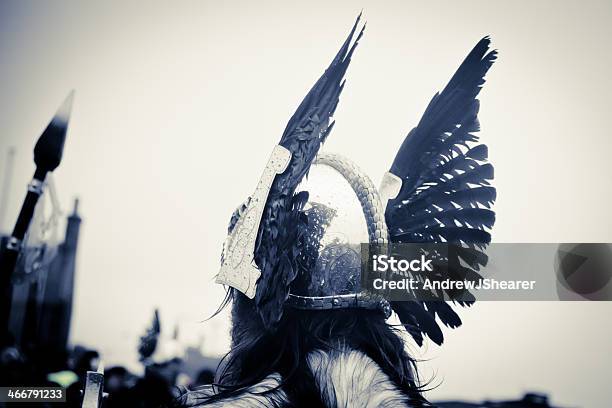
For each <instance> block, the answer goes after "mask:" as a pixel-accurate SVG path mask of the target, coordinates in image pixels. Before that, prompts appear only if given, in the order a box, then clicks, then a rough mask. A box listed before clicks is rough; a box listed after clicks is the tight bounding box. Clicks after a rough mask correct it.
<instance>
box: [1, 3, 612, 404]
mask: <svg viewBox="0 0 612 408" xmlns="http://www.w3.org/2000/svg"><path fill="white" fill-rule="evenodd" d="M362 8H363V10H364V18H365V19H366V20H367V22H368V25H367V29H366V33H365V36H364V38H363V40H362V41H361V44H360V46H359V48H358V50H357V52H356V54H355V56H354V58H353V62H352V65H351V67H350V68H349V72H348V74H347V78H348V81H347V85H346V88H345V91H344V93H343V95H342V98H341V102H340V105H339V108H338V110H337V113H336V120H337V124H336V127H335V129H334V131H333V133H332V135H331V136H330V138H329V139H328V142H327V143H326V145H325V146H324V149H325V150H326V151H330V152H339V153H342V154H344V155H346V156H349V157H350V158H351V159H353V160H354V161H355V162H356V163H358V164H359V165H360V166H361V167H362V168H363V169H364V170H365V171H366V172H367V173H368V174H369V175H370V177H371V178H372V179H373V180H374V181H375V182H376V183H378V181H379V180H380V178H381V177H382V174H383V173H384V172H385V171H386V170H387V169H388V167H389V165H390V163H391V160H392V158H393V157H394V155H395V153H396V151H397V148H398V147H399V145H400V143H401V141H402V140H403V137H404V136H405V134H406V133H407V132H408V130H410V128H411V127H412V126H414V125H415V124H416V123H417V121H418V118H419V117H420V115H421V113H422V112H423V110H424V108H425V107H426V105H427V103H428V102H429V100H430V99H431V97H432V96H433V94H434V93H435V92H436V91H438V90H440V89H442V87H443V86H444V85H445V84H446V82H447V81H448V79H449V78H450V76H451V74H452V73H453V72H454V70H455V69H456V68H457V66H458V65H459V63H460V62H461V60H462V59H463V58H464V56H465V55H466V53H467V52H468V51H469V50H470V49H471V47H472V46H473V45H474V44H475V43H476V42H477V41H478V40H479V39H480V38H481V37H483V36H485V35H491V37H492V40H493V46H494V47H496V48H498V49H499V52H500V58H499V61H498V62H497V63H496V64H495V65H494V67H493V68H492V70H491V72H490V74H489V76H488V82H487V84H486V86H485V89H484V91H483V92H482V93H481V103H482V108H481V112H480V119H481V124H482V129H483V131H482V132H481V136H482V140H483V141H485V142H486V143H487V144H488V145H489V152H490V158H491V161H492V163H493V164H494V165H495V168H496V179H495V185H496V187H497V189H498V201H497V203H496V205H495V209H496V212H497V223H496V225H495V229H494V232H493V237H494V241H496V242H612V213H610V212H609V211H606V207H607V204H608V203H609V202H610V200H611V199H612V183H610V181H609V175H610V172H611V170H612V164H611V161H610V158H609V157H610V151H611V148H612V142H611V140H610V135H609V130H608V129H609V123H608V117H609V95H610V94H612V80H611V79H610V76H609V67H610V64H611V63H612V51H610V46H609V43H610V40H612V35H611V34H612V27H611V26H610V21H612V20H611V18H612V3H609V2H607V1H586V2H576V1H563V2H561V1H542V0H538V1H505V2H501V1H497V2H491V1H484V0H483V1H464V2H454V1H450V0H448V1H433V2H427V5H425V3H423V2H413V1H397V2H392V1H387V2H376V1H352V2H334V3H333V5H332V4H331V3H329V2H326V1H322V0H321V1H319V0H317V1H309V2H300V3H298V2H281V1H275V2H258V3H257V5H255V4H254V3H253V2H246V1H245V2H223V3H222V2H212V1H180V2H151V1H146V2H145V1H142V2H134V1H122V2H97V4H96V3H93V2H79V1H48V2H36V1H7V0H1V1H0V55H2V58H1V60H0V89H2V94H1V96H0V128H1V133H0V134H1V136H0V154H2V156H0V157H2V158H1V159H0V160H1V161H2V162H4V155H5V153H6V151H7V150H8V148H9V146H14V147H15V148H16V149H17V155H16V157H15V159H16V164H15V168H14V177H13V180H12V188H11V195H10V200H9V209H8V212H7V220H9V221H10V223H12V222H14V219H15V217H16V214H17V211H18V207H19V205H20V203H21V200H22V198H23V194H24V193H25V186H26V184H27V182H28V180H29V178H30V177H31V174H32V173H33V169H34V168H33V163H32V160H31V157H32V155H31V150H32V148H33V145H34V142H35V140H36V138H37V137H38V135H39V134H40V133H41V131H42V129H43V128H44V126H45V125H46V124H47V122H48V121H49V119H50V118H51V116H52V114H53V112H54V111H55V110H56V108H57V107H58V106H59V104H60V103H61V101H62V100H63V98H64V97H65V96H66V94H67V93H68V92H69V90H71V89H75V90H76V97H75V102H74V109H73V114H72V119H71V123H70V129H69V133H68V139H67V142H66V149H65V152H64V161H63V162H62V164H61V166H60V168H59V169H58V170H57V171H56V174H55V183H56V185H57V189H58V193H59V198H60V201H61V203H62V205H63V207H64V209H65V210H68V209H70V207H71V201H72V198H73V197H75V196H79V197H80V198H81V203H82V205H81V214H82V216H83V218H84V222H83V225H82V235H81V241H80V248H79V253H78V272H77V278H76V279H77V282H76V285H77V286H76V293H75V305H74V315H73V330H72V333H71V341H72V342H73V343H79V344H86V345H88V346H91V347H95V348H96V349H98V350H100V351H101V352H102V354H103V358H104V359H105V361H106V364H107V366H108V365H112V364H118V363H121V364H127V365H130V366H131V367H134V366H135V365H137V364H136V345H137V341H138V336H139V335H140V334H142V332H143V330H144V328H145V326H146V325H148V324H149V321H150V318H151V315H152V311H153V308H154V307H156V306H158V307H160V309H161V315H162V320H163V323H164V325H165V328H166V329H167V331H170V330H171V328H172V326H173V325H174V324H175V323H178V324H180V327H181V333H182V338H183V339H184V340H185V341H187V342H195V341H197V339H198V338H200V337H201V336H203V338H204V344H205V348H206V350H207V351H208V352H210V353H212V354H220V353H223V352H225V351H226V350H227V342H228V336H227V329H228V327H229V326H228V322H227V319H226V318H224V317H219V318H216V319H213V320H211V321H208V322H205V323H202V322H201V320H202V319H204V318H205V317H206V316H207V315H209V314H210V313H212V312H213V311H214V310H215V308H216V306H217V305H218V304H219V302H220V301H221V299H222V296H223V290H222V288H220V287H218V286H217V285H215V284H214V283H213V281H212V280H213V276H214V274H215V273H216V272H217V271H218V267H219V256H220V250H221V246H222V242H223V240H224V238H225V233H226V226H227V221H228V219H229V216H230V215H231V213H232V211H233V209H234V208H235V207H236V206H237V205H238V204H240V203H241V202H242V201H243V200H244V199H245V198H246V197H247V196H248V195H249V194H250V193H251V192H252V190H253V189H254V187H255V185H256V183H257V180H258V177H259V175H260V173H261V171H262V169H263V167H264V165H265V162H266V160H267V159H268V157H269V154H270V152H271V149H272V147H273V146H274V145H275V144H276V143H277V142H278V140H279V138H280V135H281V133H282V131H283V129H284V127H285V125H286V123H287V120H288V119H289V117H290V116H291V114H292V113H293V112H294V110H295V108H296V107H297V105H298V104H299V102H300V101H301V99H302V97H303V96H304V95H305V94H306V92H307V90H308V89H309V88H310V86H311V85H312V84H313V83H314V81H315V80H316V79H317V78H318V76H319V75H320V74H321V72H322V71H323V69H324V68H325V67H326V66H327V65H328V64H329V61H330V60H331V58H332V56H333V55H334V54H335V52H336V50H337V49H338V47H339V45H340V44H341V42H342V41H343V40H344V38H345V36H346V34H347V33H348V30H349V29H350V26H351V25H352V23H353V21H354V18H355V16H356V15H357V13H358V12H359V11H360V10H361V9H362ZM3 167H4V166H0V171H3ZM0 179H1V177H0ZM0 227H1V228H3V229H4V230H6V229H8V228H9V226H8V225H2V226H0ZM611 312H612V304H610V303H561V302H557V303H546V302H531V303H518V302H515V303H501V302H497V303H494V302H488V303H481V304H477V305H476V306H475V307H473V308H471V309H469V310H463V311H462V312H461V316H462V319H463V320H464V325H463V326H462V327H461V328H460V329H457V330H454V331H447V332H446V342H445V344H444V346H443V347H441V348H438V347H436V346H433V345H429V346H428V347H425V348H424V349H423V350H420V351H417V350H415V354H416V355H417V356H419V357H422V358H424V359H426V360H427V361H426V362H425V363H423V365H422V373H423V376H424V377H425V378H429V377H431V376H432V375H435V379H434V384H440V385H439V387H438V388H436V389H435V390H434V391H431V392H430V393H429V397H430V398H431V399H443V398H455V397H457V398H473V399H482V398H486V397H488V398H501V397H519V396H520V395H522V393H523V392H524V391H528V390H535V391H542V392H548V393H550V394H551V395H552V399H553V403H557V404H559V405H563V406H574V407H576V406H584V407H605V406H608V405H609V404H608V403H607V399H608V397H609V384H608V382H609V378H611V376H612V369H611V368H610V365H611V364H612V357H611V355H612V345H611V344H612V342H611V341H610V336H611V335H612V329H611V328H610V318H609V316H610V313H611ZM415 347H416V346H415Z"/></svg>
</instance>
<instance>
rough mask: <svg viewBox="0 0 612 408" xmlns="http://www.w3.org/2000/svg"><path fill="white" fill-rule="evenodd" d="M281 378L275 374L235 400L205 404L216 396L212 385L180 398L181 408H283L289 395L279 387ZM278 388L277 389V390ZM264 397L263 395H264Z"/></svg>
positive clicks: (228, 399) (229, 399) (227, 399)
mask: <svg viewBox="0 0 612 408" xmlns="http://www.w3.org/2000/svg"><path fill="white" fill-rule="evenodd" d="M280 381H281V377H280V375H279V374H277V373H274V374H271V375H269V376H268V377H266V378H265V379H264V380H263V381H262V382H260V383H258V384H255V385H253V386H251V387H249V388H248V389H247V390H246V391H245V392H243V393H242V394H240V395H238V396H236V397H234V398H226V399H224V400H222V401H214V402H211V403H205V401H206V399H207V398H208V397H211V396H212V395H214V393H215V391H214V388H213V387H212V386H210V385H207V386H204V387H201V388H199V389H197V390H194V391H190V392H188V393H186V394H184V395H183V396H182V397H181V398H179V404H180V406H181V407H197V406H200V405H202V404H203V405H205V406H207V407H212V408H223V407H235V408H269V407H283V406H285V405H287V402H288V401H289V400H288V398H287V394H285V392H284V391H283V390H282V389H278V388H277V387H278V386H279V385H280ZM275 388H276V389H275ZM264 392H265V394H263V395H262V393H264Z"/></svg>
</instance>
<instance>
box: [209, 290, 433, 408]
mask: <svg viewBox="0 0 612 408" xmlns="http://www.w3.org/2000/svg"><path fill="white" fill-rule="evenodd" d="M230 301H233V307H232V323H233V325H232V333H231V334H232V346H231V350H230V352H229V353H228V354H226V355H225V356H224V358H223V359H222V361H221V363H220V364H219V367H218V370H217V375H216V381H215V384H214V386H215V387H216V389H217V391H218V392H217V393H216V394H215V395H212V396H210V395H207V396H204V397H203V398H202V399H201V404H202V405H205V404H206V403H211V402H214V401H219V400H223V399H226V398H236V397H238V396H239V395H240V394H242V393H244V392H248V391H247V388H248V387H250V386H253V385H255V384H258V383H260V382H261V381H263V380H264V379H265V378H266V377H268V376H269V375H270V374H273V373H278V374H280V377H281V378H282V381H281V383H280V385H279V388H281V389H282V390H283V391H284V392H285V394H286V395H287V397H288V399H289V401H290V404H291V405H292V406H293V405H295V404H296V401H299V405H300V406H301V405H304V406H309V407H316V406H324V404H323V402H322V401H321V397H320V394H319V392H318V389H317V387H316V385H315V382H314V378H313V376H312V373H311V371H310V369H309V366H308V363H307V356H308V354H309V353H310V352H312V351H314V350H323V351H330V352H331V351H335V350H341V349H352V350H358V351H361V352H363V353H364V354H365V355H367V356H368V357H369V358H371V359H372V360H373V361H374V362H375V363H376V364H378V366H379V367H380V368H381V369H382V371H383V372H384V373H385V374H386V375H387V376H388V377H389V378H390V379H391V381H392V382H393V383H394V384H395V385H396V386H397V387H398V388H399V389H400V390H401V391H402V392H403V393H404V394H405V395H406V396H407V400H409V401H410V403H411V404H412V406H415V407H419V406H429V403H428V402H427V400H426V399H425V398H424V397H423V395H422V391H423V390H424V388H423V387H424V386H423V385H422V384H420V381H419V378H418V374H417V368H416V360H415V359H413V358H412V357H410V356H409V355H408V353H407V352H406V350H405V344H404V341H403V339H402V338H401V334H400V328H399V327H396V326H392V325H389V324H388V323H387V322H386V321H385V317H384V316H383V314H382V313H380V312H379V311H375V310H364V309H337V310H320V311H312V310H298V309H293V308H291V307H286V308H285V310H284V313H283V317H282V319H281V320H280V322H279V323H278V325H277V326H276V329H275V330H273V331H271V330H266V329H264V327H263V324H262V323H261V321H260V320H259V319H253V318H252V317H254V316H256V314H255V313H253V310H252V309H253V303H252V302H250V301H249V300H248V299H247V298H246V297H245V296H244V295H242V294H241V293H239V292H237V291H235V290H233V289H230V291H229V292H228V297H227V298H226V302H225V304H227V303H229V302H230ZM272 391H273V390H272Z"/></svg>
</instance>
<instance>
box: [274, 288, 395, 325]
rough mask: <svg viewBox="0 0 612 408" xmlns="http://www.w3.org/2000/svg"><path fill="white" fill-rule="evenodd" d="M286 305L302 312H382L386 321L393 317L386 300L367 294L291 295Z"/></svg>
mask: <svg viewBox="0 0 612 408" xmlns="http://www.w3.org/2000/svg"><path fill="white" fill-rule="evenodd" d="M286 304H287V305H289V306H291V307H293V308H295V309H301V310H332V309H367V310H380V311H381V312H382V313H383V314H384V315H385V319H388V318H389V316H391V305H390V304H389V302H388V301H387V300H386V299H384V298H383V297H381V296H377V295H371V294H369V293H365V292H361V293H351V294H348V295H335V296H298V295H292V294H290V295H289V298H288V299H287V302H286Z"/></svg>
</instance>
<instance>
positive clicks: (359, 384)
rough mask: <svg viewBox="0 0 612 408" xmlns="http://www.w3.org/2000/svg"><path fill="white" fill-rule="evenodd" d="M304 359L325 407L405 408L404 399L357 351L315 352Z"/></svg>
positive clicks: (405, 399)
mask: <svg viewBox="0 0 612 408" xmlns="http://www.w3.org/2000/svg"><path fill="white" fill-rule="evenodd" d="M307 359H308V366H309V367H310V371H312V374H313V377H314V379H315V382H316V384H317V386H318V388H319V392H320V394H321V398H322V400H323V401H324V403H325V405H326V406H327V407H363V408H376V407H409V405H408V398H407V397H406V395H404V394H403V393H402V392H401V391H400V390H399V389H398V388H397V387H396V386H395V385H394V384H393V382H392V381H391V380H390V379H389V377H388V376H387V375H386V374H385V373H384V372H383V371H382V370H381V369H380V367H379V366H378V364H376V363H375V362H374V361H373V360H372V359H371V358H370V357H368V356H366V355H365V354H363V353H361V352H359V351H356V350H337V351H331V352H324V351H322V350H316V351H313V352H311V353H310V354H309V355H308V358H307Z"/></svg>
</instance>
